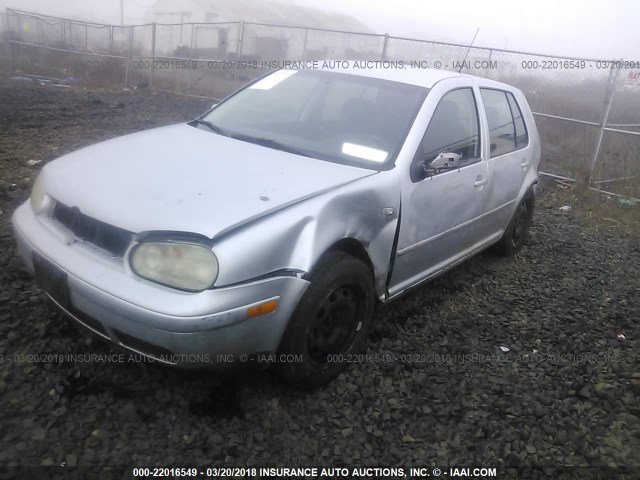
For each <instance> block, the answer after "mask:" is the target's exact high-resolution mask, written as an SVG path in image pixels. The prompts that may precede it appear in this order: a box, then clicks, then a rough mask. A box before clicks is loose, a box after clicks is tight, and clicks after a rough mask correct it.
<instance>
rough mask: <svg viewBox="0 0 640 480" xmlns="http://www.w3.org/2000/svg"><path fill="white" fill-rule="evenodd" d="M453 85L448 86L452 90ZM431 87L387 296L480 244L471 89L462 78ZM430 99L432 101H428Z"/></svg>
mask: <svg viewBox="0 0 640 480" xmlns="http://www.w3.org/2000/svg"><path fill="white" fill-rule="evenodd" d="M452 84H453V85H452ZM447 85H449V88H446V87H444V85H442V84H440V85H436V86H434V88H433V89H432V91H431V92H430V93H429V95H430V96H433V95H438V97H437V98H439V101H438V103H437V106H436V107H435V110H434V112H433V114H432V116H431V119H430V121H429V124H428V126H427V128H426V131H425V134H424V136H423V139H422V141H421V143H420V146H419V148H418V151H417V152H416V154H415V157H414V159H413V162H412V164H411V166H410V172H408V173H409V176H410V179H411V180H410V181H407V182H404V184H403V186H402V208H401V221H400V231H399V235H398V247H397V255H396V259H395V264H394V269H393V273H392V278H391V282H390V288H389V293H390V295H391V296H393V295H394V294H396V293H399V292H400V291H402V290H404V289H406V288H408V287H410V286H412V285H414V284H415V283H417V282H419V281H421V280H423V279H425V278H427V277H429V276H431V275H432V274H436V273H438V272H439V271H440V270H442V269H444V268H445V267H447V266H449V265H450V264H451V263H453V262H455V261H456V260H457V259H460V258H462V257H464V256H465V255H466V254H468V253H469V252H471V251H473V250H474V248H475V247H476V245H477V244H479V243H482V241H483V240H484V234H483V232H484V229H483V228H481V227H482V226H481V225H480V223H481V222H479V220H480V219H481V216H482V215H483V213H484V212H485V211H486V210H485V209H486V205H487V197H488V188H487V186H488V183H489V172H488V167H487V162H486V161H483V158H482V152H483V148H482V144H481V142H482V139H481V133H480V132H481V130H482V128H481V121H480V115H479V112H478V102H480V101H481V100H480V99H479V98H478V96H477V93H478V91H477V89H474V88H473V86H472V84H471V81H470V80H469V79H466V78H458V79H455V80H449V81H448V82H447ZM432 98H433V97H432Z"/></svg>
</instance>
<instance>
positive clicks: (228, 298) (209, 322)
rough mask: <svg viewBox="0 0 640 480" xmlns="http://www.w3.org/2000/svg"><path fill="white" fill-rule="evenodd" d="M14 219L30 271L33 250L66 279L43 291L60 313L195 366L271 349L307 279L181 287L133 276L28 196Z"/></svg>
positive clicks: (134, 347) (135, 348)
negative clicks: (194, 289) (269, 308)
mask: <svg viewBox="0 0 640 480" xmlns="http://www.w3.org/2000/svg"><path fill="white" fill-rule="evenodd" d="M12 222H13V230H14V236H15V239H16V241H17V244H18V247H19V249H20V254H21V256H22V259H23V260H24V263H25V265H26V266H27V269H28V270H30V271H31V272H32V273H33V272H34V255H35V256H36V257H39V258H42V259H44V263H45V264H47V265H50V266H51V268H52V269H53V270H55V272H56V273H57V274H59V277H61V278H62V279H63V281H64V282H65V283H66V285H65V286H64V287H65V288H64V289H65V293H66V295H65V298H64V299H62V298H56V296H57V295H56V293H54V292H53V291H51V290H50V291H48V292H47V294H48V295H49V296H50V297H51V298H52V299H53V300H54V302H55V303H56V304H57V305H58V306H59V307H60V308H61V309H62V310H64V311H65V313H67V314H68V315H69V316H70V317H72V318H73V319H75V320H76V321H77V322H78V323H80V324H82V325H84V326H85V327H87V328H89V329H90V330H92V331H93V332H94V333H96V334H98V335H100V336H101V337H103V338H105V339H107V340H110V341H112V342H114V343H116V344H118V345H120V346H122V347H124V348H126V349H128V350H130V351H132V352H135V353H137V354H141V355H144V356H146V357H150V358H153V359H154V360H157V361H160V362H163V363H167V364H173V365H180V366H198V367H200V366H207V364H216V365H218V364H219V363H220V362H229V361H237V360H238V359H239V358H240V356H242V355H247V356H252V355H253V354H257V353H267V352H268V353H275V352H276V350H277V348H278V345H279V343H280V339H281V338H282V335H283V333H284V330H285V328H286V326H287V324H288V321H289V318H290V317H291V315H292V313H293V311H294V309H295V307H296V305H297V304H298V301H299V299H300V297H301V296H302V294H303V293H304V291H305V290H306V288H307V286H308V285H309V283H308V282H307V281H305V280H303V279H301V278H298V277H296V276H282V277H271V278H267V279H263V280H259V281H253V282H248V283H244V284H240V285H235V286H229V287H223V288H215V289H212V290H206V291H204V292H198V293H190V292H182V291H178V290H175V289H171V288H168V287H164V286H161V285H157V284H154V283H152V282H149V281H146V280H144V279H141V278H138V277H136V276H135V275H134V274H133V273H132V272H131V271H130V270H129V269H128V267H127V265H126V263H127V262H126V260H123V259H117V258H112V257H110V256H109V255H108V254H107V253H106V252H104V251H102V250H99V249H97V248H96V247H94V246H92V245H88V244H85V243H83V242H78V241H76V240H75V239H74V238H73V235H72V234H70V232H69V231H68V230H66V229H65V228H64V227H62V226H61V225H59V224H58V223H57V222H55V221H54V220H52V219H51V218H49V217H46V216H42V215H38V216H37V215H35V214H34V213H33V211H32V209H31V207H30V205H29V203H28V202H26V203H24V204H23V205H21V206H20V207H19V208H18V209H17V210H16V212H15V213H14V215H13V218H12ZM270 299H277V300H278V307H277V308H276V310H275V311H273V312H271V313H268V314H264V315H260V316H257V317H252V318H248V317H247V309H248V308H249V307H251V306H253V305H256V304H258V303H260V302H263V301H265V300H270ZM243 358H244V357H243ZM212 366H213V365H212Z"/></svg>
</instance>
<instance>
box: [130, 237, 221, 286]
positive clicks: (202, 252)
mask: <svg viewBox="0 0 640 480" xmlns="http://www.w3.org/2000/svg"><path fill="white" fill-rule="evenodd" d="M130 264H131V268H132V270H133V271H134V273H135V274H136V275H139V276H140V277H143V278H146V279H147V280H151V281H153V282H157V283H161V284H163V285H166V286H169V287H173V288H178V289H180V290H189V291H193V292H196V291H202V290H205V289H206V288H208V287H210V286H211V285H213V282H215V281H216V277H217V276H218V259H217V258H216V256H215V255H214V254H213V252H212V251H211V249H210V248H209V247H207V246H205V245H200V244H196V243H188V242H183V241H178V240H176V241H172V240H162V241H149V242H144V243H140V244H139V245H138V246H136V247H135V248H134V250H133V252H132V253H131V259H130Z"/></svg>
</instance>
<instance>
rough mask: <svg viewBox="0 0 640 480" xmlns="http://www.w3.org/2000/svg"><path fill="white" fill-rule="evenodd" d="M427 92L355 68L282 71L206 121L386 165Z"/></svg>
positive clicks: (295, 149) (263, 140)
mask: <svg viewBox="0 0 640 480" xmlns="http://www.w3.org/2000/svg"><path fill="white" fill-rule="evenodd" d="M427 92H428V89H426V88H423V87H417V86H413V85H407V84H404V83H399V82H393V81H388V80H380V79H375V78H368V77H361V76H358V75H349V74H344V73H336V72H326V71H310V70H278V71H277V72H274V73H272V74H271V75H268V76H266V77H263V78H262V79H261V80H258V81H257V82H256V83H254V84H252V85H250V86H249V87H247V88H245V89H244V90H241V91H240V92H238V93H237V94H235V95H233V96H232V97H230V98H229V99H227V100H226V101H225V102H223V103H221V104H220V105H218V106H217V107H216V108H215V109H213V110H212V111H211V112H210V113H209V114H207V115H206V116H205V117H203V120H205V122H206V123H205V122H202V123H201V125H202V128H209V129H210V130H212V131H214V132H216V133H218V134H221V135H228V136H230V137H232V138H237V139H238V140H242V141H246V142H252V143H257V144H259V145H263V146H265V147H268V148H274V149H278V150H284V151H287V152H291V153H296V154H299V155H305V156H308V157H313V158H318V159H322V160H328V161H332V162H338V163H345V164H349V165H356V166H362V167H367V168H373V169H386V168H390V167H391V166H393V162H394V161H395V158H396V156H397V154H398V152H399V150H400V148H401V147H402V144H403V142H404V139H405V138H406V136H407V134H408V133H409V129H410V128H411V125H412V123H413V120H414V118H415V116H416V114H417V113H418V109H419V108H420V106H421V105H422V102H423V101H424V98H425V96H426V94H427ZM207 123H208V124H209V125H208V127H207V125H206V124H207Z"/></svg>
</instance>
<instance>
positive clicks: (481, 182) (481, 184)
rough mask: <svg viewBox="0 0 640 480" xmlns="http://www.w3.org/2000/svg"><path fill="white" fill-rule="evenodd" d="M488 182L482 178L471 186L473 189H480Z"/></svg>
mask: <svg viewBox="0 0 640 480" xmlns="http://www.w3.org/2000/svg"><path fill="white" fill-rule="evenodd" d="M488 181H489V179H488V178H482V179H480V180H476V181H475V182H473V186H474V187H481V186H483V185H486V184H487V182H488Z"/></svg>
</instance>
